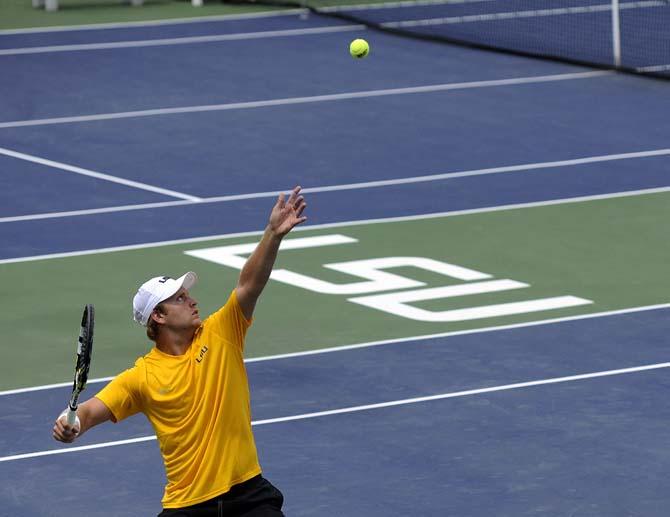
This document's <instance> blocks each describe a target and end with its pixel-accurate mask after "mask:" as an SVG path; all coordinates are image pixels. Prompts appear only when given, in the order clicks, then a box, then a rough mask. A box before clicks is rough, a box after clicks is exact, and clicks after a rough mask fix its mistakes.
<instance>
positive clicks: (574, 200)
mask: <svg viewBox="0 0 670 517" xmlns="http://www.w3.org/2000/svg"><path fill="white" fill-rule="evenodd" d="M307 190H308V189H304V190H303V191H302V192H305V191H307ZM669 191H670V187H660V188H651V189H642V190H630V191H626V192H615V193H611V194H597V195H592V196H580V197H573V198H562V199H553V200H549V201H534V202H530V203H515V204H511V205H500V206H493V207H484V208H471V209H468V210H454V211H451V212H437V213H433V214H420V215H406V216H399V217H384V218H379V219H361V220H358V221H345V222H338V223H325V224H314V225H309V226H298V227H296V228H294V229H293V230H291V231H292V232H301V231H310V230H321V229H327V228H341V227H346V226H359V225H368V224H384V223H396V222H404V221H420V220H423V219H437V218H440V217H457V216H462V215H472V214H482V213H489V212H502V211H505V210H518V209H522V208H538V207H544V206H553V205H563V204H570V203H585V202H589V201H602V200H606V199H616V198H622V197H635V196H644V195H650V194H659V193H664V192H669ZM262 234H263V230H254V231H250V232H239V233H226V234H221V235H208V236H205V237H191V238H188V239H174V240H169V241H159V242H149V243H143V244H129V245H125V246H114V247H110V248H97V249H90V250H81V251H67V252H63V253H48V254H45V255H34V256H30V257H16V258H9V259H2V260H0V264H13V263H19V262H32V261H35V260H49V259H60V258H69V257H79V256H84V255H96V254H99V253H115V252H117V251H131V250H140V249H148V248H156V247H159V246H172V245H174V244H185V243H192V242H207V241H213V240H222V239H233V238H236V237H252V236H255V235H262Z"/></svg>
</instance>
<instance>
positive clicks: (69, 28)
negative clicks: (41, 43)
mask: <svg viewBox="0 0 670 517" xmlns="http://www.w3.org/2000/svg"><path fill="white" fill-rule="evenodd" d="M307 11H308V9H287V10H284V11H263V12H260V13H240V14H222V15H214V16H197V17H193V18H168V19H162V20H146V21H140V22H113V23H93V24H88V25H54V26H51V27H29V28H24V29H3V30H0V36H5V35H7V36H9V35H15V34H41V33H49V32H77V31H95V30H106V29H133V28H142V27H157V26H161V25H184V24H198V23H212V22H226V21H234V20H246V19H255V18H273V17H277V16H295V15H301V14H305V13H306V12H307Z"/></svg>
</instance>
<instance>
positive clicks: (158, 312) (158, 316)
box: [149, 307, 166, 323]
mask: <svg viewBox="0 0 670 517" xmlns="http://www.w3.org/2000/svg"><path fill="white" fill-rule="evenodd" d="M165 316H166V314H165V312H164V311H163V310H162V307H156V308H155V309H154V310H153V311H151V314H150V315H149V319H150V320H151V321H155V322H156V323H165Z"/></svg>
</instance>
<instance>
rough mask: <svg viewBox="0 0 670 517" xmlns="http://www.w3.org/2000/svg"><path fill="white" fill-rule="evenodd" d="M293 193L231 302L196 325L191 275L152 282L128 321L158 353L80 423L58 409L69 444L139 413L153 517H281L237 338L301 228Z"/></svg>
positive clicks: (99, 398)
mask: <svg viewBox="0 0 670 517" xmlns="http://www.w3.org/2000/svg"><path fill="white" fill-rule="evenodd" d="M305 207H306V204H305V200H304V198H303V197H302V196H301V195H300V187H296V188H294V189H293V191H292V193H291V195H290V196H289V198H288V199H285V197H284V195H283V194H281V195H280V196H279V199H278V201H277V203H276V204H275V206H274V207H273V209H272V213H271V214H270V220H269V223H268V226H267V227H266V229H265V233H264V234H263V238H262V239H261V241H260V243H259V244H258V246H257V247H256V249H255V251H254V252H253V253H252V254H251V256H250V257H249V259H248V260H247V262H246V264H245V265H244V267H243V268H242V272H241V273H240V277H239V280H238V283H237V287H236V288H235V289H234V290H233V292H232V293H231V294H230V296H229V298H228V301H227V302H226V303H225V305H224V306H223V307H221V308H220V309H219V310H218V311H217V312H215V313H214V314H212V315H211V316H209V317H208V318H207V319H206V320H204V321H202V320H201V319H200V314H199V312H198V309H197V302H196V301H195V300H194V299H193V298H192V297H191V295H190V293H189V289H190V288H191V287H192V286H193V285H194V284H195V283H196V281H197V277H196V275H195V273H192V272H188V273H186V274H185V275H183V276H181V277H180V278H178V279H176V280H175V279H172V278H170V277H155V278H152V279H151V280H149V281H147V282H145V283H144V284H142V286H141V287H140V288H139V290H138V292H137V294H136V295H135V297H134V299H133V317H134V319H135V321H137V322H139V323H140V324H142V325H144V326H146V328H147V336H148V337H149V338H150V339H151V340H152V341H154V343H155V346H154V348H152V350H151V351H150V352H149V353H148V354H146V355H145V356H144V357H140V358H139V359H137V361H136V362H135V365H134V366H133V367H132V368H129V369H128V370H126V371H124V372H122V373H121V374H119V375H117V376H116V377H115V378H114V379H113V380H112V381H111V382H110V383H109V384H108V385H107V386H105V388H103V389H102V390H101V391H100V392H99V393H97V394H96V396H95V397H93V398H91V399H89V400H87V401H86V402H84V403H82V404H80V405H79V407H78V409H77V421H76V423H75V424H74V426H73V427H70V426H68V425H67V421H66V419H65V416H64V415H65V412H63V413H62V414H61V415H60V416H59V417H58V418H57V419H56V422H55V424H54V428H53V436H54V438H55V439H56V440H58V441H61V442H65V443H70V442H72V441H74V440H75V439H76V438H77V437H79V436H81V435H82V434H83V433H84V432H86V431H87V430H88V429H90V428H91V427H93V426H95V425H98V424H100V423H102V422H106V421H107V420H112V421H113V422H119V421H121V420H123V419H125V418H127V417H129V416H131V415H133V414H136V413H139V412H142V413H144V414H145V415H146V417H147V418H148V420H149V421H150V422H151V424H152V426H153V428H154V430H155V432H156V436H157V438H158V443H159V446H160V450H161V454H162V456H163V461H164V463H165V471H166V475H167V484H166V486H165V494H164V496H163V500H162V503H163V512H162V513H161V514H160V516H159V517H167V516H172V517H177V516H179V517H209V516H211V517H215V516H216V517H220V516H226V517H227V516H237V515H239V516H242V515H244V516H245V517H278V516H282V515H283V513H282V511H281V507H282V503H283V496H282V494H281V492H280V491H279V490H277V489H276V488H275V487H274V486H273V485H272V484H271V483H270V482H269V481H267V480H266V479H264V478H263V477H262V475H261V467H260V465H259V463H258V456H257V454H256V445H255V443H254V437H253V434H252V430H251V406H250V399H249V386H248V381H247V375H246V370H245V368H244V360H243V351H244V338H245V335H246V332H247V329H248V328H249V326H250V325H251V319H252V315H253V312H254V308H255V306H256V302H257V300H258V297H259V296H260V294H261V292H262V290H263V288H264V287H265V284H266V283H267V281H268V279H269V277H270V273H271V271H272V266H273V264H274V262H275V259H276V257H277V252H278V250H279V244H280V242H281V240H282V238H283V237H284V236H285V235H286V234H287V233H288V232H290V231H291V230H292V229H293V228H294V227H295V226H296V225H298V224H300V223H302V222H303V221H305V219H306V218H305V217H304V216H303V215H302V213H303V211H304V209H305Z"/></svg>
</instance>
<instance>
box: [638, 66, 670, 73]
mask: <svg viewBox="0 0 670 517" xmlns="http://www.w3.org/2000/svg"><path fill="white" fill-rule="evenodd" d="M635 70H637V71H638V72H666V71H668V70H670V64H667V65H653V66H641V67H639V68H636V69H635Z"/></svg>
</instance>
